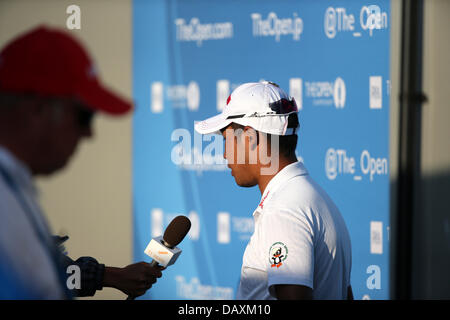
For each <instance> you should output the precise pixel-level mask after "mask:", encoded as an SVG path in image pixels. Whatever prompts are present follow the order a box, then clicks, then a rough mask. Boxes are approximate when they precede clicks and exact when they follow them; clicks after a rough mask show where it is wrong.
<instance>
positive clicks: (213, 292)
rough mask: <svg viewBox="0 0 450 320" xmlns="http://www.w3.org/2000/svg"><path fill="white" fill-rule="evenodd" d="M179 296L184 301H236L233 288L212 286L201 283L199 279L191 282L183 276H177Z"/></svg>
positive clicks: (192, 279)
mask: <svg viewBox="0 0 450 320" xmlns="http://www.w3.org/2000/svg"><path fill="white" fill-rule="evenodd" d="M175 282H176V291H177V296H178V297H179V298H183V299H194V300H232V299H234V291H233V288H230V287H219V286H211V285H206V284H202V283H200V280H199V279H198V278H197V277H193V278H191V279H190V281H189V282H186V279H185V278H184V276H182V275H177V276H175Z"/></svg>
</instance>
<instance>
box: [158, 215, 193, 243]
mask: <svg viewBox="0 0 450 320" xmlns="http://www.w3.org/2000/svg"><path fill="white" fill-rule="evenodd" d="M190 228H191V221H190V220H189V219H188V217H186V216H177V217H175V218H174V219H173V220H172V221H171V222H170V223H169V225H168V226H167V228H166V231H165V232H164V235H163V239H164V241H165V242H167V243H168V244H169V245H170V247H171V248H173V247H176V246H177V245H178V244H179V243H180V242H181V241H182V240H183V239H184V237H185V236H186V235H187V233H188V232H189V229H190Z"/></svg>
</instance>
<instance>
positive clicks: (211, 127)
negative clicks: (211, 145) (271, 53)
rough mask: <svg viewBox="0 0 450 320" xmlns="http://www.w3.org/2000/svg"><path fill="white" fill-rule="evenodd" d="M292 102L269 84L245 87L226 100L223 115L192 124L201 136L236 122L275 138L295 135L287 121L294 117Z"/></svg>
mask: <svg viewBox="0 0 450 320" xmlns="http://www.w3.org/2000/svg"><path fill="white" fill-rule="evenodd" d="M297 112H298V109H297V104H296V103H295V100H294V98H291V97H289V96H288V95H287V94H286V92H284V91H283V90H282V89H281V88H280V87H279V86H278V85H277V84H275V83H273V82H269V81H261V82H250V83H244V84H242V85H240V86H239V87H237V88H236V89H235V90H234V91H233V92H232V93H231V95H230V96H229V97H228V99H227V104H226V106H225V107H224V109H223V111H222V113H220V114H218V115H216V116H214V117H211V118H208V119H206V120H203V121H199V122H197V123H195V125H194V128H195V130H196V131H197V132H198V133H200V134H210V133H217V134H220V130H221V129H223V128H225V127H227V126H228V125H229V124H230V123H232V122H235V123H238V124H240V125H243V126H250V127H252V128H253V129H255V130H257V131H260V132H264V133H269V134H276V135H281V136H285V135H291V134H295V132H296V130H297V129H298V126H297V127H296V128H288V117H289V115H290V114H292V113H297Z"/></svg>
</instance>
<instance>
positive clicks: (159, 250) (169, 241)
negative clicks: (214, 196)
mask: <svg viewBox="0 0 450 320" xmlns="http://www.w3.org/2000/svg"><path fill="white" fill-rule="evenodd" d="M189 229H191V221H190V220H189V218H188V217H186V216H177V217H175V218H174V219H173V220H172V221H171V222H170V223H169V225H168V226H167V228H166V231H164V235H163V236H159V237H156V238H153V239H152V240H151V241H150V243H149V244H148V246H147V248H146V249H145V250H144V252H145V254H146V255H148V256H149V257H150V258H152V259H153V260H152V262H151V263H150V266H151V267H156V266H158V265H161V266H163V267H167V266H170V265H172V264H174V263H175V261H176V260H177V259H178V257H179V256H180V254H181V249H179V248H177V245H178V244H179V243H180V242H181V241H183V239H184V237H186V235H187V233H188V232H189ZM127 300H134V297H132V296H128V298H127Z"/></svg>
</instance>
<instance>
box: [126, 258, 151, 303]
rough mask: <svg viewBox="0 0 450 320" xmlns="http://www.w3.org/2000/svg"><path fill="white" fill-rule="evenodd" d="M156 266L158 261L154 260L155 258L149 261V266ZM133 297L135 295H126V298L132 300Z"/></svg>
mask: <svg viewBox="0 0 450 320" xmlns="http://www.w3.org/2000/svg"><path fill="white" fill-rule="evenodd" d="M157 266H158V261H156V260H152V262H151V263H150V267H153V268H154V267H157ZM134 299H136V297H133V296H128V297H127V300H134Z"/></svg>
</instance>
